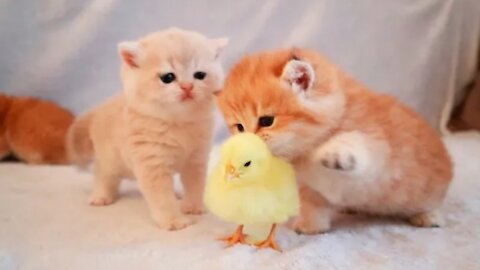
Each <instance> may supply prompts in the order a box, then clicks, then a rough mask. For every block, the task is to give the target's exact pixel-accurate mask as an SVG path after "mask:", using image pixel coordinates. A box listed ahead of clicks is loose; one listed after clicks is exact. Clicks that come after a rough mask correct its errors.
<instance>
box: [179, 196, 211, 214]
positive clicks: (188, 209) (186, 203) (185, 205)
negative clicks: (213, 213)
mask: <svg viewBox="0 0 480 270" xmlns="http://www.w3.org/2000/svg"><path fill="white" fill-rule="evenodd" d="M180 207H181V210H182V212H183V213H184V214H189V215H201V214H203V213H204V212H205V210H204V208H203V204H202V202H195V201H192V200H188V199H183V200H182V203H181V206H180Z"/></svg>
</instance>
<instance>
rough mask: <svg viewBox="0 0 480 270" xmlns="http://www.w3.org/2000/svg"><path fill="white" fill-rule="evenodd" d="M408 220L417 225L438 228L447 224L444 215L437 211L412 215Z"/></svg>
mask: <svg viewBox="0 0 480 270" xmlns="http://www.w3.org/2000/svg"><path fill="white" fill-rule="evenodd" d="M408 222H410V224H412V225H413V226H416V227H424V228H437V227H442V226H444V225H445V220H444V219H443V216H442V215H441V214H439V213H437V212H428V213H421V214H417V215H415V216H412V217H410V218H409V219H408Z"/></svg>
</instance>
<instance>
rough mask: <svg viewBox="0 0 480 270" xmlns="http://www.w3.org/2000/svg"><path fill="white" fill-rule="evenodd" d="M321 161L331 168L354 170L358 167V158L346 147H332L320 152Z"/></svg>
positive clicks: (319, 158)
mask: <svg viewBox="0 0 480 270" xmlns="http://www.w3.org/2000/svg"><path fill="white" fill-rule="evenodd" d="M317 158H318V160H319V161H320V163H321V164H322V165H323V166H324V167H326V168H329V169H333V170H341V171H352V170H354V169H355V168H356V167H357V159H356V158H355V156H354V155H353V154H352V153H351V151H350V150H349V149H348V148H346V147H343V148H342V147H331V148H328V149H323V150H321V151H320V152H319V153H318V157H317Z"/></svg>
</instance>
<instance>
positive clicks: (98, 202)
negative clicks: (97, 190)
mask: <svg viewBox="0 0 480 270" xmlns="http://www.w3.org/2000/svg"><path fill="white" fill-rule="evenodd" d="M113 202H115V199H114V198H113V197H97V196H92V197H90V199H88V204H90V205H92V206H106V205H109V204H112V203H113Z"/></svg>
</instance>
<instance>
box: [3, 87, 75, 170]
mask: <svg viewBox="0 0 480 270" xmlns="http://www.w3.org/2000/svg"><path fill="white" fill-rule="evenodd" d="M72 122H73V114H72V113H71V112H69V111H68V110H66V109H64V108H62V107H60V106H59V105H57V104H55V103H54V102H51V101H47V100H41V99H38V98H33V97H15V96H7V95H5V94H1V93H0V159H3V158H4V157H6V156H7V155H9V154H13V155H14V156H15V157H16V158H18V159H20V160H21V161H23V162H26V163H28V164H67V163H68V159H67V154H66V151H65V144H64V141H65V136H66V134H67V130H68V128H69V127H70V124H71V123H72Z"/></svg>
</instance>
